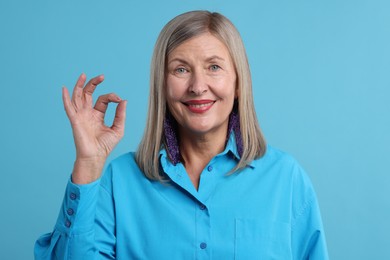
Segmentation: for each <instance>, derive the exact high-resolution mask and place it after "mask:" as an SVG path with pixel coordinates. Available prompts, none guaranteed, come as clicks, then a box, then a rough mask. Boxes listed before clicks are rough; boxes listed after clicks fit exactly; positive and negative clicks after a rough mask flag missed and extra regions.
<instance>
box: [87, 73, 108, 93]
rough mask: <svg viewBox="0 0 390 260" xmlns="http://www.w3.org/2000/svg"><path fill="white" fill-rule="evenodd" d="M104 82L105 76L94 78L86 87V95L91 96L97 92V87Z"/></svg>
mask: <svg viewBox="0 0 390 260" xmlns="http://www.w3.org/2000/svg"><path fill="white" fill-rule="evenodd" d="M103 80H104V75H99V76H97V77H94V78H92V79H91V80H90V81H88V83H87V85H85V88H84V93H85V94H87V95H90V96H91V95H92V94H93V92H94V91H95V89H96V87H97V85H99V84H100V83H102V82H103Z"/></svg>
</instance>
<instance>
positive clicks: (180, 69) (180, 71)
mask: <svg viewBox="0 0 390 260" xmlns="http://www.w3.org/2000/svg"><path fill="white" fill-rule="evenodd" d="M175 72H176V73H178V74H184V73H186V72H188V71H187V69H186V68H183V67H180V68H177V69H175Z"/></svg>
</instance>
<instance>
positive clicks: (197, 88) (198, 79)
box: [188, 71, 208, 96]
mask: <svg viewBox="0 0 390 260" xmlns="http://www.w3.org/2000/svg"><path fill="white" fill-rule="evenodd" d="M188 90H189V92H190V93H191V94H194V95H197V96H199V95H202V94H204V93H206V92H207V90H208V83H207V78H206V75H204V73H203V72H202V71H194V72H193V74H192V77H191V81H190V86H189V88H188Z"/></svg>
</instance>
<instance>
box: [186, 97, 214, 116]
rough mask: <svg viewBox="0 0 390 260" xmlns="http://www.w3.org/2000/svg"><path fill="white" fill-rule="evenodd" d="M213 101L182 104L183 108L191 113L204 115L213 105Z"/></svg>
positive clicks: (193, 101) (195, 101)
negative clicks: (185, 107)
mask: <svg viewBox="0 0 390 260" xmlns="http://www.w3.org/2000/svg"><path fill="white" fill-rule="evenodd" d="M215 102H216V101H215V100H205V99H203V100H189V101H186V102H183V104H184V105H185V106H187V107H188V109H189V110H190V111H191V112H193V113H204V112H206V111H207V110H209V109H210V108H211V107H212V106H213V105H214V103H215Z"/></svg>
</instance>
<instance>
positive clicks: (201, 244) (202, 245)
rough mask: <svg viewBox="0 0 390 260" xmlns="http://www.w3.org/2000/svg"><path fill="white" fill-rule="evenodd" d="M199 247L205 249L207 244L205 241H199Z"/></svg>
mask: <svg viewBox="0 0 390 260" xmlns="http://www.w3.org/2000/svg"><path fill="white" fill-rule="evenodd" d="M199 246H200V249H205V248H206V247H207V244H206V243H203V242H202V243H200V245H199Z"/></svg>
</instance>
